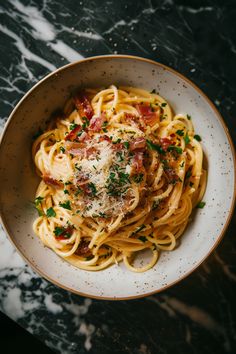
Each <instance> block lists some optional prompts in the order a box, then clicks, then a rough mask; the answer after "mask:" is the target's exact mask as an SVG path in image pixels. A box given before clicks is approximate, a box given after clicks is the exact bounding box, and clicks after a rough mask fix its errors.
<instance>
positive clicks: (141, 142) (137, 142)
mask: <svg viewBox="0 0 236 354" xmlns="http://www.w3.org/2000/svg"><path fill="white" fill-rule="evenodd" d="M145 148H146V140H145V139H144V138H142V137H140V138H136V139H134V140H133V141H131V143H130V150H131V151H135V150H139V151H141V150H144V149H145Z"/></svg>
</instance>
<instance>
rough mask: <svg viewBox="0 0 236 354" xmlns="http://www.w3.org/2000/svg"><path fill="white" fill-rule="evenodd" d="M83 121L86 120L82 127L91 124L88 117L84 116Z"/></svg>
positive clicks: (84, 127)
mask: <svg viewBox="0 0 236 354" xmlns="http://www.w3.org/2000/svg"><path fill="white" fill-rule="evenodd" d="M82 121H83V122H84V123H83V124H82V129H86V128H87V127H88V126H89V120H88V118H87V117H82Z"/></svg>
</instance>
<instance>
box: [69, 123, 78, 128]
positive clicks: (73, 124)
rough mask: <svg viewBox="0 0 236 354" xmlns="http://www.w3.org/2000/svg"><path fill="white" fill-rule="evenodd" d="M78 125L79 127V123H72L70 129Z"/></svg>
mask: <svg viewBox="0 0 236 354" xmlns="http://www.w3.org/2000/svg"><path fill="white" fill-rule="evenodd" d="M76 127H78V124H76V123H71V124H70V130H73V129H75V128H76Z"/></svg>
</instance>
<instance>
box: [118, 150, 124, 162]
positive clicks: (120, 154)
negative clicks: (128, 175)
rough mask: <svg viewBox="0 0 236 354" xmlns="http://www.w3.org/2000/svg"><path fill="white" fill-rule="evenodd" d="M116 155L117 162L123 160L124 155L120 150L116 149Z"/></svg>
mask: <svg viewBox="0 0 236 354" xmlns="http://www.w3.org/2000/svg"><path fill="white" fill-rule="evenodd" d="M116 155H117V156H118V158H119V160H118V162H122V161H124V156H123V154H122V152H121V151H117V153H116Z"/></svg>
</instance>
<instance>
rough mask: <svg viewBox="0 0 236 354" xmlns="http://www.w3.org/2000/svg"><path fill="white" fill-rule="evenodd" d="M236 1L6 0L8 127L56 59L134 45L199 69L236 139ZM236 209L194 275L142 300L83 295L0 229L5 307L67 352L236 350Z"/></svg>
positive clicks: (1, 85) (0, 295)
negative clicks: (36, 266)
mask: <svg viewBox="0 0 236 354" xmlns="http://www.w3.org/2000/svg"><path fill="white" fill-rule="evenodd" d="M235 15H236V4H235V1H233V0H231V1H229V0H228V1H225V2H224V1H220V0H215V1H213V0H206V1H194V0H190V1H184V0H178V1H174V0H142V1H134V0H130V1H128V0H125V1H124V0H119V1H118V0H117V1H115V0H107V1H104V0H101V1H99V0H93V1H92V0H88V1H76V0H61V1H56V0H38V1H36V0H0V51H1V56H0V62H1V65H0V92H1V95H0V102H1V110H0V112H1V113H0V114H1V128H3V126H4V123H5V122H6V120H7V117H8V115H9V113H10V112H11V110H12V109H13V107H14V106H15V104H16V102H17V101H18V100H19V99H20V98H21V97H22V96H23V95H24V93H25V92H26V91H27V90H28V89H30V88H31V87H32V86H33V85H34V84H35V83H36V82H37V81H38V80H39V79H40V78H42V77H43V76H45V75H46V74H47V73H49V72H50V71H52V70H54V69H56V68H58V67H60V66H62V65H64V64H66V63H68V62H72V61H75V60H78V59H81V58H83V57H88V56H92V55H98V54H109V53H122V54H134V55H139V56H143V57H147V58H151V59H154V60H158V61H160V62H162V63H164V64H166V65H169V66H171V67H173V68H175V69H177V70H179V71H180V72H182V73H183V74H184V75H186V76H187V77H188V78H190V79H191V80H193V81H194V82H195V83H196V84H197V85H199V87H200V88H201V89H202V90H203V91H204V92H205V93H206V94H207V95H208V96H209V97H210V98H211V99H212V101H213V102H214V103H215V105H216V106H217V107H218V109H219V110H220V112H221V113H222V115H223V117H224V119H225V121H226V123H227V125H228V127H229V129H230V132H231V134H232V137H233V139H234V141H236V121H235V113H236V111H235V97H236V85H235V82H236V72H235V60H236V41H235V39H236V38H235ZM235 228H236V217H234V218H233V220H232V222H231V225H230V227H229V229H228V231H227V233H226V235H225V237H224V239H223V241H222V242H221V244H220V245H219V246H218V248H217V250H216V251H215V252H214V253H213V254H212V255H211V256H210V257H209V259H208V260H207V261H206V262H205V263H203V265H202V266H201V267H200V268H199V269H198V270H197V271H195V272H194V274H192V275H191V276H189V277H188V278H187V279H185V280H184V281H182V282H181V283H180V284H178V285H176V286H174V287H173V288H171V289H169V290H167V291H165V292H163V293H161V294H157V295H154V296H150V297H147V298H144V299H140V300H134V301H121V302H108V301H98V300H91V299H88V298H82V297H79V296H76V295H73V294H71V293H69V292H66V291H64V290H62V289H59V288H57V287H56V286H54V285H52V284H50V283H48V282H47V281H45V280H44V279H42V278H41V277H40V276H38V275H37V274H35V273H34V272H33V271H32V270H31V268H30V267H29V266H27V265H26V264H25V263H24V261H23V260H22V259H21V257H20V256H19V255H18V254H17V253H16V251H15V249H14V248H13V247H12V245H11V244H10V242H9V240H8V239H7V238H6V235H5V234H4V232H3V231H1V235H0V309H1V311H2V312H4V313H5V314H6V315H8V316H9V317H10V318H12V319H13V320H14V321H16V322H17V323H19V324H20V325H21V326H22V327H24V328H25V329H26V330H27V331H29V332H31V333H32V334H33V335H34V336H36V337H37V338H39V339H40V340H42V341H43V342H44V343H45V344H46V345H47V346H49V347H50V348H52V349H53V350H55V351H56V352H58V353H65V354H67V353H68V354H69V353H79V354H84V353H96V354H99V353H102V354H106V353H111V352H112V353H114V354H115V353H131V354H133V353H137V354H159V353H163V354H165V353H173V352H174V353H175V354H178V353H180V354H183V353H190V352H191V353H193V354H194V353H202V354H204V353H215V354H217V353H219V354H222V353H235V352H236V301H235V292H236V260H235V259H236V241H235Z"/></svg>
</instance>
